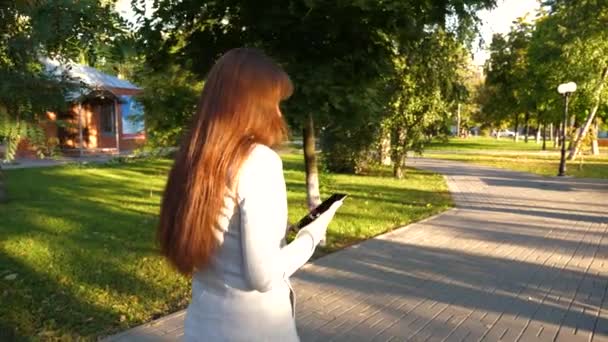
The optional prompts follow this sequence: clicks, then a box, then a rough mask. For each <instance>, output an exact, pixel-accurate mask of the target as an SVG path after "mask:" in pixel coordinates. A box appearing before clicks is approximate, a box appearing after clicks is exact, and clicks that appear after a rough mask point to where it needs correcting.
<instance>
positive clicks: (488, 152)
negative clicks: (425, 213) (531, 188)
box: [424, 137, 608, 179]
mask: <svg viewBox="0 0 608 342" xmlns="http://www.w3.org/2000/svg"><path fill="white" fill-rule="evenodd" d="M424 156H425V157H429V158H438V159H449V160H456V161H462V162H468V163H475V164H480V165H485V166H491V167H497V168H503V169H511V170H516V171H524V172H531V173H536V174H539V175H543V176H555V175H557V171H558V167H559V160H560V152H559V150H558V149H554V148H553V145H552V143H550V142H547V150H546V151H542V150H541V145H537V144H536V143H535V142H534V139H531V140H530V142H528V143H525V142H523V141H519V142H514V141H513V139H508V138H501V139H499V140H496V139H495V138H484V137H471V138H468V139H450V141H449V142H436V143H433V144H431V145H430V146H429V147H428V149H427V151H426V152H425V153H424ZM566 166H567V172H566V173H567V174H568V175H570V176H574V177H583V178H604V179H605V178H608V149H606V148H602V149H601V150H600V155H599V156H590V155H585V156H584V157H583V160H582V162H581V159H580V158H577V160H575V161H568V162H567V164H566Z"/></svg>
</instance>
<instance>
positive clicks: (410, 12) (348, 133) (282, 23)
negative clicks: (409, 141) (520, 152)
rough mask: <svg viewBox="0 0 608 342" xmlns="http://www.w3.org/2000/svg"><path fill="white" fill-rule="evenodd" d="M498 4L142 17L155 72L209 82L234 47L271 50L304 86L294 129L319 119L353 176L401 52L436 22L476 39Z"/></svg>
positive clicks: (274, 5)
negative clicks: (482, 17) (171, 71)
mask: <svg viewBox="0 0 608 342" xmlns="http://www.w3.org/2000/svg"><path fill="white" fill-rule="evenodd" d="M495 2H496V1H495V0H448V1H444V0H441V1H439V0H433V1H424V2H421V1H414V0H408V1H382V2H378V1H371V0H364V1H333V2H327V1H320V0H310V1H300V0H290V1H279V0H265V1H261V2H260V1H258V2H244V1H237V0H222V1H214V2H200V1H195V0H185V1H181V2H174V1H157V2H155V8H156V11H155V13H154V15H153V17H152V18H149V19H148V18H145V17H143V16H142V17H140V23H141V29H140V31H139V34H140V35H141V38H142V39H141V42H142V47H143V50H142V51H144V52H145V54H146V64H147V65H148V66H150V67H151V68H152V69H153V70H155V71H159V70H163V68H164V66H165V65H166V64H167V63H172V62H175V63H178V64H179V65H180V66H182V67H184V68H186V69H187V70H189V71H191V72H192V73H193V74H194V75H196V77H197V78H198V79H199V80H200V79H203V78H204V76H205V74H206V73H207V71H208V70H209V67H210V66H211V65H212V63H213V62H214V61H215V59H216V58H217V57H218V56H219V55H221V54H222V53H224V52H226V51H227V50H228V49H230V48H234V47H240V46H250V47H258V48H262V49H263V50H264V51H266V52H267V53H268V54H269V55H270V56H272V57H273V58H275V59H276V60H278V61H279V63H281V64H282V65H283V66H284V67H285V69H286V70H287V72H288V73H289V74H290V76H291V77H292V79H293V81H294V83H295V86H296V90H295V93H294V95H293V97H292V98H291V99H290V100H289V101H288V102H287V103H286V108H285V112H286V117H287V118H288V120H289V122H290V125H291V127H292V128H294V129H295V130H296V131H299V130H300V129H301V128H302V123H303V121H304V118H306V117H308V115H309V114H312V115H313V117H314V120H315V125H316V127H318V128H319V129H320V133H321V138H322V142H323V149H324V151H325V152H326V153H327V155H328V162H329V164H328V166H329V167H330V168H331V169H333V170H340V171H352V170H353V169H355V166H356V164H357V161H356V158H357V156H359V155H360V154H361V153H362V151H363V150H365V149H366V148H369V146H370V145H371V144H372V143H373V141H374V138H375V136H376V132H377V131H378V128H379V126H380V122H381V121H382V118H383V117H384V116H385V115H386V114H387V106H388V105H389V103H390V102H391V98H392V94H393V91H391V89H388V88H387V80H388V79H391V78H393V76H394V73H395V70H394V64H393V60H394V57H395V54H396V52H395V47H396V46H397V45H399V44H403V42H419V41H420V40H421V39H423V38H424V37H425V36H426V35H427V33H426V32H427V31H428V30H429V29H431V30H434V27H435V25H437V26H438V27H442V28H444V27H446V28H447V27H449V31H450V32H452V33H453V34H454V35H455V37H456V38H455V40H457V41H467V40H468V39H469V38H471V34H472V32H473V31H474V24H475V22H476V19H475V12H476V10H478V9H481V8H487V7H491V6H493V5H494V4H495ZM139 3H140V2H139V1H133V4H134V5H135V6H136V7H137V6H138V4H139ZM448 18H450V19H452V20H451V23H447V22H446V21H448Z"/></svg>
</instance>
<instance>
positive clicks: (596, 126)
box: [591, 117, 600, 156]
mask: <svg viewBox="0 0 608 342" xmlns="http://www.w3.org/2000/svg"><path fill="white" fill-rule="evenodd" d="M599 133H600V123H599V121H598V119H597V117H596V118H595V121H594V123H593V141H592V142H591V154H593V155H594V156H599V155H600V144H599V143H598V141H597V135H598V134H599Z"/></svg>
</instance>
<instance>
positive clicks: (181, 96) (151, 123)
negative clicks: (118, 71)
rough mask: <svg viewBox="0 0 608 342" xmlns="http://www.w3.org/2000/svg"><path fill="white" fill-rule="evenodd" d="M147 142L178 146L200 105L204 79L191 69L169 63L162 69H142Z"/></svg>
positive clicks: (161, 145)
mask: <svg viewBox="0 0 608 342" xmlns="http://www.w3.org/2000/svg"><path fill="white" fill-rule="evenodd" d="M140 72H141V74H140V75H138V78H139V79H140V80H141V82H140V85H141V86H142V88H143V94H142V95H141V96H140V97H139V100H140V101H141V103H142V104H143V106H144V109H145V110H144V119H145V122H146V132H147V139H148V141H147V143H149V144H150V145H151V146H154V147H163V146H165V147H166V146H177V145H178V144H179V139H180V137H181V135H182V134H183V131H184V129H185V128H186V127H187V126H188V124H189V123H190V120H191V117H192V115H193V114H194V111H195V109H196V104H197V102H198V97H199V95H200V93H201V90H202V86H203V83H202V82H201V81H199V80H197V78H196V77H194V75H193V74H192V73H190V72H188V71H187V70H185V69H183V68H181V67H179V66H177V65H169V66H167V67H166V68H165V69H164V70H163V72H162V73H159V72H151V71H149V70H148V71H145V70H141V71H140Z"/></svg>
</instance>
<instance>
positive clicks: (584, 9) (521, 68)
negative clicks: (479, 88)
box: [482, 0, 608, 126]
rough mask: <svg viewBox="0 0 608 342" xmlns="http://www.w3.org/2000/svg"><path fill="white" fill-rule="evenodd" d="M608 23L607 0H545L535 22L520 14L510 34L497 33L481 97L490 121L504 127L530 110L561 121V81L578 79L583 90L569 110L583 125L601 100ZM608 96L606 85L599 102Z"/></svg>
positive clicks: (548, 119) (607, 55) (547, 119)
mask: <svg viewBox="0 0 608 342" xmlns="http://www.w3.org/2000/svg"><path fill="white" fill-rule="evenodd" d="M606 27H608V3H606V2H605V1H595V0H580V1H571V0H550V1H544V7H543V10H542V11H541V13H540V14H539V18H538V19H537V20H536V21H535V22H534V25H533V26H531V25H529V24H526V23H525V22H524V21H523V20H521V19H520V20H519V21H518V23H517V24H516V25H515V26H514V27H513V28H512V30H511V32H510V33H509V34H508V36H507V37H503V36H495V37H494V39H493V42H492V46H491V51H492V55H491V58H490V60H489V62H488V65H487V67H486V69H487V75H488V77H487V81H486V84H485V89H484V92H485V93H486V95H485V96H484V98H485V101H483V102H482V105H483V108H484V112H485V114H486V115H485V119H486V122H492V123H494V124H495V125H496V126H500V125H501V123H503V122H505V121H508V120H509V119H508V118H509V117H510V116H512V115H513V114H519V113H523V112H526V111H528V112H533V113H536V114H537V117H538V120H539V121H540V122H544V123H549V122H552V123H558V122H560V121H561V120H563V119H562V115H563V114H562V113H563V100H562V99H560V96H559V94H558V93H557V86H558V85H559V84H561V83H565V82H570V81H574V82H576V83H577V85H578V90H577V92H576V93H575V94H574V96H572V98H571V102H570V113H571V114H572V115H573V116H574V117H575V119H576V122H577V126H580V124H581V123H582V122H583V121H584V119H585V118H586V117H587V116H588V115H589V113H590V112H591V108H593V106H594V105H595V104H597V101H598V99H597V98H596V97H595V96H594V91H595V90H596V89H598V87H599V84H600V83H601V74H602V70H603V69H604V68H606V67H607V66H608V30H606ZM607 95H608V88H605V89H604V91H603V94H602V95H601V96H600V101H601V98H604V99H605V98H606V96H607ZM600 105H601V103H600Z"/></svg>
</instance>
